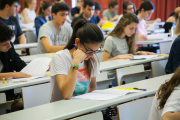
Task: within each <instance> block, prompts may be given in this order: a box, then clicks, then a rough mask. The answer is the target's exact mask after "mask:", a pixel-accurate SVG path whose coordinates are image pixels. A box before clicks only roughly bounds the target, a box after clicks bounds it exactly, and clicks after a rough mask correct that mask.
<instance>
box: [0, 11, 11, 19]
mask: <svg viewBox="0 0 180 120" xmlns="http://www.w3.org/2000/svg"><path fill="white" fill-rule="evenodd" d="M0 17H1V18H3V19H8V18H9V16H8V13H7V12H6V11H5V10H1V11H0Z"/></svg>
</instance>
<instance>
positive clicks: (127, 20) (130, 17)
mask: <svg viewBox="0 0 180 120" xmlns="http://www.w3.org/2000/svg"><path fill="white" fill-rule="evenodd" d="M132 22H135V23H137V24H138V23H139V18H138V17H137V16H136V15H135V14H134V13H126V14H124V15H123V16H122V18H121V19H120V20H119V22H118V23H117V25H116V27H115V28H114V30H113V31H112V32H111V33H109V34H108V36H116V37H119V36H121V35H122V33H123V32H124V28H125V27H126V26H127V25H130V24H131V23H132ZM108 36H107V37H108ZM107 37H106V38H107ZM135 37H136V30H135V33H134V34H133V35H132V36H131V37H128V36H125V38H126V40H127V43H128V46H129V53H130V54H134V53H135ZM106 38H105V39H106Z"/></svg>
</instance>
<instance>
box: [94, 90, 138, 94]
mask: <svg viewBox="0 0 180 120" xmlns="http://www.w3.org/2000/svg"><path fill="white" fill-rule="evenodd" d="M132 92H139V90H122V89H105V90H95V91H93V92H92V93H102V94H117V95H126V94H127V93H132Z"/></svg>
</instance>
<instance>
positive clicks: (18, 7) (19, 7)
mask: <svg viewBox="0 0 180 120" xmlns="http://www.w3.org/2000/svg"><path fill="white" fill-rule="evenodd" d="M20 9H21V6H20V5H19V4H18V6H17V9H16V13H17V14H18V13H19V10H20Z"/></svg>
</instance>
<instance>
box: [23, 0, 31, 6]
mask: <svg viewBox="0 0 180 120" xmlns="http://www.w3.org/2000/svg"><path fill="white" fill-rule="evenodd" d="M29 3H32V0H25V1H24V7H25V8H28V7H29V5H28V4H29Z"/></svg>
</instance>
